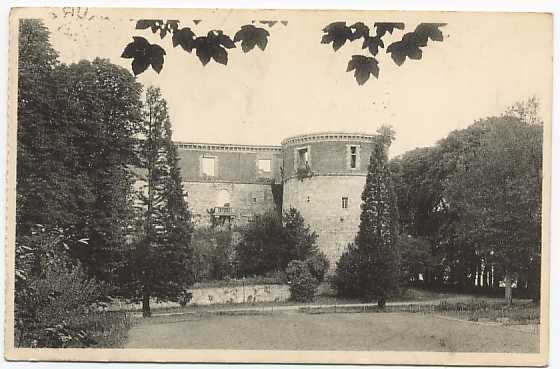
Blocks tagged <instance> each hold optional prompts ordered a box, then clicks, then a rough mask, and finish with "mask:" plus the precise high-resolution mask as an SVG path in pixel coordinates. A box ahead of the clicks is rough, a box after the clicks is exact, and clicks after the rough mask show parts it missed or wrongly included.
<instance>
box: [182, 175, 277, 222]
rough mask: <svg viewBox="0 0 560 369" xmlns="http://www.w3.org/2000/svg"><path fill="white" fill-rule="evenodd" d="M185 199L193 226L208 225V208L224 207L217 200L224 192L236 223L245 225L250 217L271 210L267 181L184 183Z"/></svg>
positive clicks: (270, 190)
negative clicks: (261, 182) (260, 182)
mask: <svg viewBox="0 0 560 369" xmlns="http://www.w3.org/2000/svg"><path fill="white" fill-rule="evenodd" d="M183 188H184V190H185V191H187V196H188V197H187V201H188V204H189V209H190V211H191V213H192V219H193V222H194V224H195V226H207V225H210V222H211V220H210V215H209V214H208V211H207V210H208V209H210V208H212V207H216V206H223V204H222V203H220V202H221V201H222V200H223V198H224V197H223V196H224V195H225V193H227V196H229V199H230V207H231V208H232V211H233V214H234V222H235V224H244V223H246V222H247V221H248V220H249V219H250V218H251V217H252V216H254V215H257V214H262V213H264V212H266V211H268V210H271V209H274V200H273V196H272V187H271V185H270V184H256V183H225V182H210V183H204V182H183Z"/></svg>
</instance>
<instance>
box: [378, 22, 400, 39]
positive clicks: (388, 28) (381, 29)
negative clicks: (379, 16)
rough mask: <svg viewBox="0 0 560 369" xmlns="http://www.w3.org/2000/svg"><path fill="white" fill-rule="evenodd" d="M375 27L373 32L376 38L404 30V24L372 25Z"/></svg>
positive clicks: (382, 23) (384, 23)
mask: <svg viewBox="0 0 560 369" xmlns="http://www.w3.org/2000/svg"><path fill="white" fill-rule="evenodd" d="M373 26H374V27H375V32H376V34H377V36H378V37H383V36H384V35H385V34H386V33H391V34H393V30H394V29H395V28H396V29H401V30H402V29H404V23H400V22H399V23H392V22H375V24H374V25H373Z"/></svg>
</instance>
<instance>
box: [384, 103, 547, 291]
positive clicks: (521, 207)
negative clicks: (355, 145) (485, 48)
mask: <svg viewBox="0 0 560 369" xmlns="http://www.w3.org/2000/svg"><path fill="white" fill-rule="evenodd" d="M537 107H538V104H537V101H536V100H535V99H534V98H533V99H529V100H528V101H526V102H523V103H518V104H516V105H514V106H513V107H511V108H509V109H508V111H507V112H506V113H505V114H504V115H502V116H499V117H491V118H487V119H483V120H480V121H477V122H475V123H474V124H473V125H471V126H470V127H468V128H466V129H463V130H458V131H454V132H451V133H450V134H449V136H448V137H447V138H445V139H443V140H441V141H440V142H438V144H437V145H436V146H435V147H430V148H422V149H417V150H413V151H411V152H408V153H406V154H404V155H402V156H401V157H398V158H395V159H394V160H393V161H392V163H391V168H392V171H393V179H394V182H395V183H396V186H395V187H396V191H397V194H398V207H399V215H400V218H399V220H400V224H401V228H402V230H403V232H404V233H405V234H406V235H409V236H412V237H414V238H420V239H423V240H425V241H427V242H429V243H430V255H431V257H432V258H433V259H432V262H424V263H423V264H424V267H423V268H424V269H425V271H424V272H423V273H422V275H423V279H424V281H425V283H426V284H428V285H431V286H434V287H439V288H441V287H454V288H459V289H463V290H464V289H472V288H474V287H475V286H476V287H485V288H497V287H498V282H499V281H504V284H505V286H506V294H507V296H506V298H507V300H508V301H509V300H510V298H511V291H510V289H509V287H510V286H511V284H512V282H513V281H517V286H518V288H522V289H529V292H530V294H531V295H532V296H533V298H538V296H539V292H540V291H539V281H540V253H541V211H542V209H541V203H542V198H541V188H542V139H543V127H542V121H540V119H539V118H538V116H537V115H536V111H537ZM418 248H420V249H422V250H423V251H421V252H420V254H418V255H416V256H415V257H416V258H419V259H424V260H427V261H429V258H428V255H427V253H426V251H427V247H426V245H418ZM409 256H411V254H410V253H409ZM409 264H410V263H409ZM430 264H431V267H430Z"/></svg>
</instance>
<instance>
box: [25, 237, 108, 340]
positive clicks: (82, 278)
mask: <svg viewBox="0 0 560 369" xmlns="http://www.w3.org/2000/svg"><path fill="white" fill-rule="evenodd" d="M64 244H65V242H64V241H63V238H62V236H61V234H60V233H59V232H58V231H51V232H47V231H45V230H40V231H39V232H36V233H34V234H33V235H31V236H29V237H24V238H22V239H20V242H18V243H17V244H16V291H15V292H16V296H15V322H14V323H15V327H14V328H15V333H16V338H17V341H16V345H17V346H19V347H22V346H24V347H86V346H90V345H92V344H93V343H95V342H94V340H93V339H92V338H91V335H90V332H88V331H86V330H84V328H83V326H82V324H81V323H80V321H81V320H80V319H81V318H82V317H83V316H85V315H87V314H88V313H89V312H90V311H91V310H92V308H93V304H94V303H95V302H97V301H99V300H100V298H101V297H102V296H103V292H104V291H103V289H102V286H101V285H100V284H99V283H98V282H97V281H96V280H94V279H88V278H87V277H86V274H85V272H84V270H83V268H82V267H81V266H80V264H79V263H77V262H76V261H74V260H72V259H70V258H69V257H68V256H67V254H66V252H65V248H64V247H63V245H64Z"/></svg>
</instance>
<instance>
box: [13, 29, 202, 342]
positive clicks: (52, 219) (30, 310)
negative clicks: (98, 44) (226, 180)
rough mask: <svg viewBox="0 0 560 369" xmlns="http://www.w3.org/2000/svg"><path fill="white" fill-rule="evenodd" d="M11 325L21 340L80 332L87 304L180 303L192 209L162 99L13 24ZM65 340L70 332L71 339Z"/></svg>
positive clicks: (127, 76)
mask: <svg viewBox="0 0 560 369" xmlns="http://www.w3.org/2000/svg"><path fill="white" fill-rule="evenodd" d="M18 67H19V68H18V115H17V121H18V132H17V188H16V191H17V199H16V288H15V324H16V327H15V328H16V334H17V336H18V337H17V339H18V343H19V344H20V345H24V346H25V345H30V344H32V342H35V343H34V344H36V345H47V346H57V345H61V344H63V342H64V340H74V339H75V340H76V341H80V340H81V341H87V334H86V332H83V331H82V330H80V329H77V328H75V324H73V322H72V319H74V318H76V319H77V318H78V317H79V316H80V314H82V313H84V312H85V311H87V310H88V309H89V308H90V307H91V304H92V303H94V302H100V301H103V300H105V301H108V300H107V299H108V298H109V297H124V298H128V299H131V300H132V301H142V302H143V312H144V315H145V316H148V315H150V307H149V302H150V298H157V299H163V300H177V299H178V298H179V297H180V295H181V293H182V292H183V291H184V289H185V288H188V287H189V286H190V285H191V284H192V282H193V276H192V268H191V267H190V266H191V254H192V252H191V247H190V234H191V232H192V225H191V221H190V212H189V210H188V206H187V203H186V201H185V197H184V191H183V188H182V184H181V176H180V173H179V170H178V166H177V152H176V149H175V147H174V145H173V144H172V141H171V123H170V120H169V114H168V112H167V106H166V103H165V100H164V99H163V98H162V96H161V93H160V91H159V90H158V89H156V88H148V89H147V90H146V92H145V93H143V88H142V86H141V85H140V84H139V83H138V82H136V80H135V78H134V76H132V74H131V73H130V72H128V71H127V70H126V69H124V68H121V67H119V66H116V65H114V64H112V63H110V62H109V61H108V60H105V59H99V58H96V59H95V60H93V61H84V60H83V61H80V62H78V63H73V64H64V63H61V62H59V61H58V54H57V52H56V50H54V49H53V47H52V46H51V44H50V41H49V32H48V29H47V28H46V27H45V26H44V25H43V24H42V23H41V22H40V21H39V20H32V19H29V20H22V21H21V22H20V25H19V59H18ZM68 337H70V338H68Z"/></svg>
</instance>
